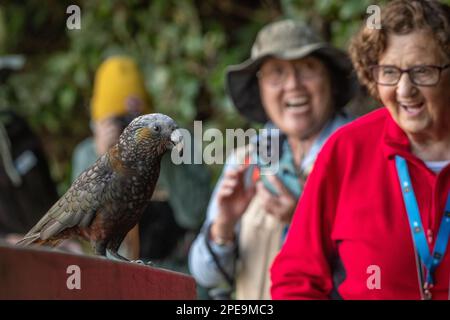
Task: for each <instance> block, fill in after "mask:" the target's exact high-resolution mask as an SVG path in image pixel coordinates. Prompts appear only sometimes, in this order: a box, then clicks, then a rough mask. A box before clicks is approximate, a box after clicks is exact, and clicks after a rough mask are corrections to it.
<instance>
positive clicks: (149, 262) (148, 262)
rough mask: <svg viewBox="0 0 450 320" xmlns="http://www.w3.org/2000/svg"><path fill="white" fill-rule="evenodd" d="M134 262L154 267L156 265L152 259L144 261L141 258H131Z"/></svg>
mask: <svg viewBox="0 0 450 320" xmlns="http://www.w3.org/2000/svg"><path fill="white" fill-rule="evenodd" d="M130 262H132V263H137V264H142V265H144V266H149V267H154V266H155V265H154V264H153V262H151V261H143V260H141V259H138V260H131V261H130Z"/></svg>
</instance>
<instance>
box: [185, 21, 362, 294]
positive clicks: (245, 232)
mask: <svg viewBox="0 0 450 320" xmlns="http://www.w3.org/2000/svg"><path fill="white" fill-rule="evenodd" d="M351 70H352V69H351V63H350V61H349V59H348V58H347V57H346V55H345V54H344V53H343V52H342V51H340V50H338V49H336V48H333V47H331V46H330V45H329V44H327V43H325V42H323V41H322V40H321V39H320V38H319V37H318V36H317V35H316V34H315V33H314V32H313V31H312V30H311V29H310V28H309V27H307V26H306V25H304V24H302V23H300V22H296V21H292V20H284V21H279V22H275V23H271V24H269V25H267V26H266V27H264V28H263V29H262V30H261V31H260V32H259V33H258V35H257V38H256V41H255V43H254V44H253V47H252V52H251V58H250V59H248V60H247V61H245V62H243V63H242V64H239V65H234V66H230V67H229V68H228V70H227V73H226V83H227V89H228V93H229V95H230V97H231V100H232V101H233V104H234V105H235V107H236V108H237V109H238V111H239V112H240V113H241V114H242V115H243V116H244V117H246V118H247V119H248V120H251V121H254V122H259V123H265V125H266V128H278V129H279V133H280V134H279V136H278V138H279V150H278V151H279V152H280V153H279V154H280V158H279V163H278V164H279V168H280V170H278V171H277V173H276V174H275V175H272V176H270V175H266V176H265V175H263V174H260V173H261V168H260V167H259V166H258V165H251V166H247V165H243V163H246V162H250V163H254V162H257V161H253V162H251V161H248V160H249V159H250V160H251V159H252V157H256V152H255V146H256V142H253V143H251V146H250V152H246V151H244V149H245V148H243V149H242V150H241V149H238V150H236V152H235V155H237V157H230V158H229V161H227V163H226V165H225V167H224V170H223V173H222V176H221V178H220V180H219V182H218V183H217V185H216V188H215V191H214V193H213V196H212V198H211V200H210V204H209V208H208V212H207V219H206V222H205V224H204V226H203V229H202V232H201V233H200V234H199V236H198V237H197V239H196V240H195V242H194V244H193V246H192V248H191V251H190V257H189V264H190V270H191V272H192V274H193V275H194V277H195V278H196V280H197V281H198V283H200V284H201V285H203V286H206V287H209V288H217V287H219V288H220V287H221V286H222V284H223V283H228V285H231V286H233V285H235V290H236V291H235V293H236V294H235V296H234V297H235V298H237V299H269V298H270V294H269V285H270V278H269V266H270V264H271V262H272V259H273V258H274V257H275V255H276V253H277V252H278V251H279V249H280V247H281V245H282V243H283V241H284V236H285V233H286V230H287V227H288V226H289V223H290V221H291V217H292V214H293V212H294V209H295V205H296V203H297V200H298V198H299V196H300V194H301V192H302V189H303V184H304V182H305V179H306V177H307V175H308V173H309V171H310V170H311V168H312V165H313V163H314V160H315V158H316V155H317V153H318V152H319V150H320V148H321V146H322V144H323V143H324V142H325V140H326V139H327V137H328V136H329V135H330V134H331V133H332V132H333V131H335V130H336V129H337V128H338V127H340V126H342V125H343V124H345V123H347V122H349V121H350V118H349V117H348V116H347V115H346V114H345V113H344V112H343V111H342V109H343V107H344V106H345V105H346V104H347V103H348V102H349V100H350V99H351V98H352V97H353V95H354V93H355V91H356V90H355V88H356V84H355V81H354V78H352V77H351V74H352V72H351ZM259 138H260V137H259ZM259 138H256V139H255V140H258V139H259ZM233 159H234V160H233ZM213 292H217V290H215V291H213ZM228 297H229V296H228Z"/></svg>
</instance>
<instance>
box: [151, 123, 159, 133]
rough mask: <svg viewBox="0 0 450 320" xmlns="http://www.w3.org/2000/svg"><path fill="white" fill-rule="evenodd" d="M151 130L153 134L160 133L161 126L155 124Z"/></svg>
mask: <svg viewBox="0 0 450 320" xmlns="http://www.w3.org/2000/svg"><path fill="white" fill-rule="evenodd" d="M152 129H153V131H155V132H160V131H161V126H159V125H157V124H155V125H153V127H152Z"/></svg>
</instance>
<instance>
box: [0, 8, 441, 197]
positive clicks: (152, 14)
mask: <svg viewBox="0 0 450 320" xmlns="http://www.w3.org/2000/svg"><path fill="white" fill-rule="evenodd" d="M382 2H385V1H373V0H334V1H333V0H280V1H276V0H266V1H254V0H239V1H236V0H220V1H211V0H153V1H139V0H129V1H119V0H117V1H103V0H102V1H100V0H84V1H64V0H47V1H42V0H28V1H9V0H2V1H1V2H0V56H5V55H12V54H19V55H22V56H23V58H24V59H25V64H24V66H23V67H22V68H21V69H20V70H18V71H14V72H8V71H2V73H1V74H0V76H1V86H0V109H2V108H10V109H13V110H15V111H16V112H17V113H19V114H20V115H22V116H23V117H25V118H26V120H27V121H28V122H29V124H30V125H31V126H32V128H33V130H34V131H35V132H37V133H38V135H39V137H40V138H41V140H42V142H43V144H44V148H45V150H46V153H47V155H48V158H49V161H50V167H51V175H52V177H53V179H54V180H55V181H57V182H58V190H59V192H60V193H62V192H63V191H65V190H66V189H67V187H68V186H69V184H70V172H71V163H70V162H71V155H72V152H73V149H74V147H75V145H76V144H77V143H78V142H80V141H81V140H82V139H84V138H85V137H87V136H89V135H90V128H89V125H88V123H89V105H90V98H91V96H92V85H93V77H94V74H95V70H96V68H97V67H98V66H99V64H100V62H101V61H102V60H103V59H104V58H105V57H107V56H110V55H113V54H127V55H130V56H132V57H134V58H135V59H136V60H137V61H138V63H139V65H140V67H141V69H142V70H143V72H144V75H145V81H146V87H147V89H148V91H149V92H150V94H151V96H152V98H153V105H154V108H155V110H156V111H157V112H162V113H166V114H168V115H170V116H172V117H174V118H175V119H176V120H177V121H178V122H179V124H180V125H181V126H184V127H192V124H193V121H194V120H202V121H204V123H203V127H204V129H205V128H207V127H216V128H219V129H225V128H235V127H242V128H245V127H247V126H248V125H249V124H247V123H245V121H244V120H243V119H242V118H241V117H239V116H238V115H237V113H236V112H235V111H234V109H233V108H232V106H231V104H230V101H229V100H228V99H227V97H226V95H225V90H224V69H225V67H226V66H227V65H229V64H235V63H239V62H241V61H243V60H244V59H245V58H247V57H248V55H249V51H250V46H251V44H252V42H253V40H254V37H255V35H256V32H257V30H258V29H260V28H261V26H263V25H264V24H266V23H267V22H269V21H273V20H276V19H279V18H281V17H293V18H301V19H305V20H307V21H309V22H310V23H311V24H312V25H314V26H315V27H316V28H317V29H318V30H319V31H320V32H321V33H322V35H323V37H324V38H325V39H327V40H329V41H331V42H332V43H334V44H335V45H337V46H338V47H341V48H344V49H346V46H347V42H348V39H349V38H350V36H351V35H352V34H353V33H354V32H355V31H356V30H357V28H359V27H360V26H361V24H362V21H364V19H365V18H366V17H367V16H368V15H367V14H366V10H367V7H368V6H369V5H371V4H379V3H382ZM445 2H447V3H450V0H445ZM72 4H76V5H78V6H79V7H80V9H81V30H68V29H67V27H66V21H67V19H68V17H69V16H70V14H68V13H66V9H67V7H68V6H69V5H72ZM218 169H220V168H218ZM218 169H217V170H216V169H214V167H213V168H212V170H213V171H215V172H213V173H216V172H219V171H218ZM212 182H213V183H214V181H212Z"/></svg>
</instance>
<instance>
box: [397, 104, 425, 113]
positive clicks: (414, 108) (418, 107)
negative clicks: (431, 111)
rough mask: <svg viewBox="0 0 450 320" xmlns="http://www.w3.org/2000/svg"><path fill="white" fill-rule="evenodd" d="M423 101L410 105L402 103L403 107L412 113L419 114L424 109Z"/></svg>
mask: <svg viewBox="0 0 450 320" xmlns="http://www.w3.org/2000/svg"><path fill="white" fill-rule="evenodd" d="M423 106H424V105H423V103H418V104H410V105H404V104H402V105H401V107H402V108H403V109H404V110H405V111H406V112H407V113H408V114H410V115H417V114H419V113H420V111H422V109H423Z"/></svg>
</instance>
